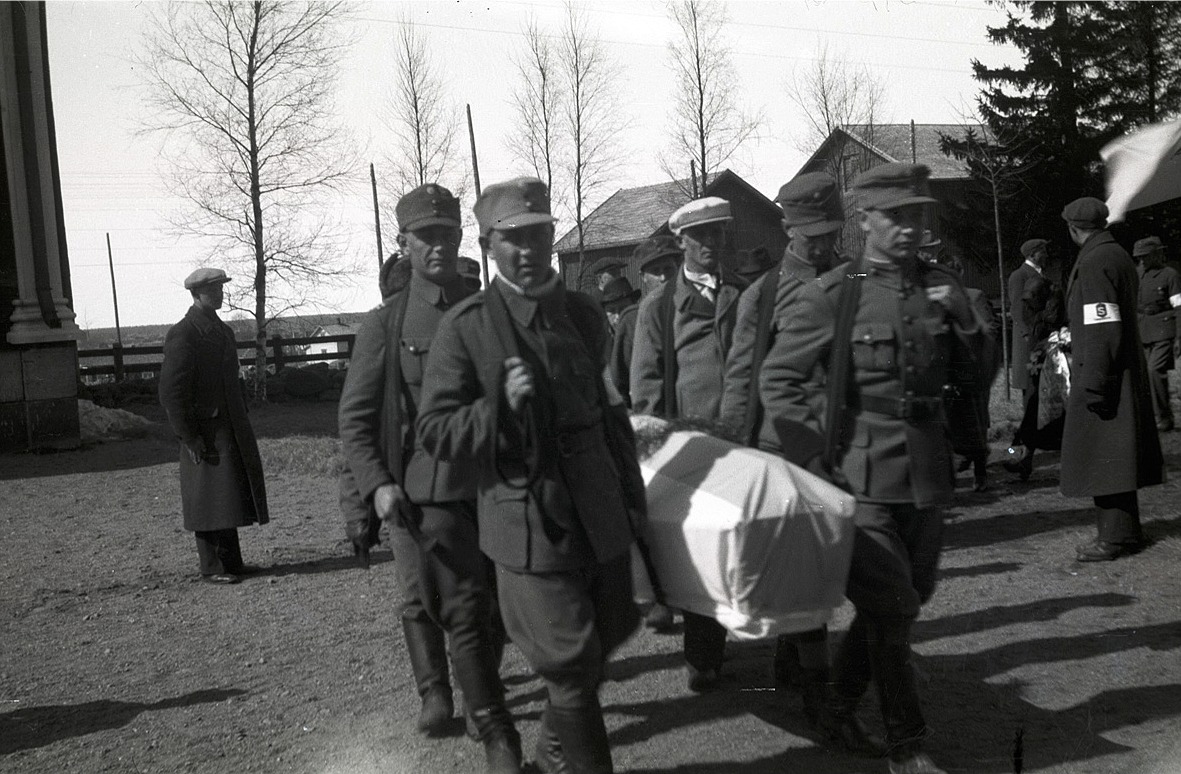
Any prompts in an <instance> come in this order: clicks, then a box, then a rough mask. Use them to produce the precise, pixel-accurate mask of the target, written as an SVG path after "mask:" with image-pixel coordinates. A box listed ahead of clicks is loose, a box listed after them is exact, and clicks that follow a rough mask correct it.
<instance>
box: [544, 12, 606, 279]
mask: <svg viewBox="0 0 1181 774" xmlns="http://www.w3.org/2000/svg"><path fill="white" fill-rule="evenodd" d="M557 62H558V70H559V74H560V80H561V87H562V90H563V91H564V93H565V100H564V101H563V104H562V110H561V114H560V116H561V122H560V123H561V130H562V133H563V136H564V138H565V142H566V145H567V152H566V153H563V154H562V164H561V166H562V167H563V170H562V171H563V179H564V180H565V181H566V184H567V186H568V190H567V193H568V197H567V198H568V201H569V202H570V204H569V206H570V208H571V210H572V214H573V216H574V223H575V228H576V229H577V230H578V285H577V287H578V288H582V286H583V283H584V281H585V279H586V229H587V226H588V225H589V224H588V223H586V222H585V221H584V217H583V216H584V213H585V212H586V210H587V205H588V202H589V201H590V200H591V199H592V198H593V197H594V195H595V194H596V193H597V192H598V191H599V190H600V189H602V188H603V186H604V185H606V184H607V183H608V182H609V180H610V175H611V173H612V171H613V170H614V169H615V168H616V166H617V165H618V161H617V159H616V155H615V153H616V150H617V146H616V143H617V137H618V134H619V131H620V128H621V126H622V119H621V118H620V114H619V112H618V104H617V100H616V98H615V96H616V95H615V89H614V79H615V77H616V76H617V70H618V68H617V66H616V65H615V64H614V63H613V62H612V60H611V59H609V58H608V56H607V54H606V52H605V51H604V49H603V46H602V43H601V42H600V41H599V40H598V34H597V31H596V30H592V29H591V28H590V24H589V22H588V20H587V18H586V12H585V10H584V9H583V8H582V6H580V5H578V4H575V3H568V4H567V5H566V18H565V20H564V23H563V25H562V32H561V38H560V42H559V44H558V48H557Z"/></svg>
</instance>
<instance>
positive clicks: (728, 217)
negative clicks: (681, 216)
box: [673, 215, 734, 235]
mask: <svg viewBox="0 0 1181 774" xmlns="http://www.w3.org/2000/svg"><path fill="white" fill-rule="evenodd" d="M731 220H734V216H733V215H721V216H719V217H716V218H706V219H705V220H695V221H693V222H692V223H686V224H685V225H683V226H681V227H680V228H679V229H677V230H676V231H674V232H673V233H674V234H677V235H680V234H682V233H683V232H684V231H685V229H687V228H696V227H697V226H705V225H707V224H709V223H727V222H729V221H731Z"/></svg>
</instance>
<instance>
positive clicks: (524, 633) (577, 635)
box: [416, 178, 647, 774]
mask: <svg viewBox="0 0 1181 774" xmlns="http://www.w3.org/2000/svg"><path fill="white" fill-rule="evenodd" d="M475 213H476V219H477V220H478V221H479V225H480V247H481V249H482V250H484V251H485V252H486V254H488V255H489V256H491V257H492V258H493V259H494V260H495V261H496V266H497V276H496V278H495V280H494V281H493V282H492V284H491V285H490V286H489V287H488V288H487V289H485V290H484V291H483V292H482V293H477V294H476V295H474V296H472V297H470V298H468V299H465V300H464V301H463V302H461V303H459V304H457V305H456V306H455V308H453V309H452V310H451V311H450V312H449V313H448V314H447V315H446V316H445V317H444V318H443V320H442V322H441V323H440V325H439V333H438V335H437V336H436V338H435V341H434V343H433V344H432V348H431V356H430V358H429V360H428V362H427V369H426V375H425V378H424V382H423V392H422V410H421V412H420V413H419V416H418V421H417V425H416V426H417V432H418V435H419V437H420V438H421V439H422V442H423V445H424V446H425V447H426V448H427V449H428V450H429V451H431V452H432V453H434V454H435V455H437V456H438V457H439V458H440V459H443V460H447V459H454V458H456V457H465V458H473V459H475V460H476V471H475V475H474V477H475V479H476V486H477V492H478V499H479V521H480V547H481V549H483V551H484V553H485V554H487V555H488V557H489V558H490V559H492V561H493V562H494V563H495V565H496V579H497V589H498V594H499V598H500V609H501V615H502V616H503V618H504V623H505V628H506V629H507V630H508V633H509V636H510V637H512V640H513V642H514V643H516V645H517V647H518V648H519V649H520V650H521V653H522V654H523V655H524V657H525V659H526V660H527V661H528V662H529V664H530V666H532V668H533V669H534V670H535V671H536V672H537V673H538V674H539V675H540V676H541V678H542V681H543V682H544V684H545V688H546V693H547V694H548V704H547V706H546V709H545V711H544V713H543V714H542V719H541V724H542V728H541V733H540V735H539V737H538V743H537V750H536V752H537V758H538V762H539V764H540V765H541V767H542V769H543V770H544V771H546V772H565V771H572V772H575V774H609V772H611V771H612V761H611V750H610V745H609V743H608V739H607V729H606V726H605V725H604V722H603V712H602V708H601V707H600V704H599V697H598V690H599V684H600V682H601V681H602V678H603V668H604V665H605V664H606V661H607V658H608V657H609V656H610V654H611V652H612V651H613V650H615V648H617V647H618V646H619V645H621V644H622V643H623V642H624V641H625V640H626V639H627V638H628V637H629V636H630V635H631V634H632V633H633V632H634V631H635V629H636V627H637V626H638V624H639V610H638V609H637V608H636V605H635V602H634V600H633V593H632V583H631V553H630V551H631V545H632V542H633V540H634V537H633V535H634V534H635V533H636V531H639V530H641V529H642V526H643V525H642V523H640V522H642V521H643V519H644V518H645V516H646V513H647V504H646V500H645V494H644V483H643V478H642V476H641V474H640V468H639V463H638V462H637V460H636V451H635V438H634V435H633V434H632V431H631V425H630V423H629V422H628V419H627V410H626V408H625V407H624V406H623V401H622V399H621V398H620V397H619V395H618V394H617V393H615V390H614V387H613V386H612V385H611V383H610V379H609V377H608V375H607V363H606V352H607V351H608V344H609V337H610V332H609V330H608V327H607V321H606V319H604V316H603V312H602V310H601V308H600V307H599V306H598V304H596V303H595V302H594V301H592V300H591V299H589V298H588V297H587V296H585V295H584V294H582V293H577V292H572V291H567V290H566V289H565V287H564V286H563V284H562V282H561V278H560V277H559V276H558V275H557V273H556V272H554V270H553V268H552V267H551V266H550V255H551V252H552V249H553V238H554V226H553V224H554V222H555V219H554V218H553V217H552V216H551V215H550V202H549V191H548V190H547V188H546V186H545V184H544V183H542V182H541V181H540V180H537V179H535V178H517V179H514V180H509V181H507V182H504V183H498V184H495V185H490V186H488V187H487V188H485V189H484V191H483V193H482V194H481V196H480V198H479V199H478V200H477V201H476V206H475ZM633 521H635V522H637V523H635V524H634V526H633Z"/></svg>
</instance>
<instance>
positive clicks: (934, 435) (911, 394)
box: [760, 164, 989, 772]
mask: <svg viewBox="0 0 1181 774" xmlns="http://www.w3.org/2000/svg"><path fill="white" fill-rule="evenodd" d="M926 178H927V171H926V168H925V167H922V166H912V165H906V164H885V165H881V166H879V167H874V168H872V169H871V170H869V171H868V172H865V173H863V174H862V175H861V176H859V177H858V179H857V180H856V181H855V182H854V186H853V188H854V193H856V194H859V195H860V199H861V201H860V206H861V207H862V208H863V209H865V210H870V209H876V208H880V209H882V210H889V209H891V208H905V207H907V206H909V205H914V204H923V203H930V202H933V201H934V200H933V199H931V198H930V197H929V196H928V195H927V194H926ZM916 237H917V234H916ZM914 241H915V244H916V245H917V239H915V240H914ZM867 251H868V246H867ZM869 257H871V256H868V255H867V258H866V259H863V260H861V261H857V262H851V263H848V264H844V265H842V266H839V267H837V268H835V269H833V270H832V271H830V272H828V273H826V274H824V275H822V276H821V277H820V279H819V280H818V281H817V282H815V283H813V284H810V285H808V286H807V287H806V288H805V289H804V290H803V291H802V292H801V293H800V295H799V298H798V300H797V301H796V306H797V311H796V313H795V314H792V315H791V316H790V317H788V318H787V321H786V324H785V326H784V328H783V330H782V331H781V335H779V336H777V337H776V340H775V343H774V344H773V345H772V347H771V350H770V352H769V353H768V355H767V359H766V361H765V362H764V364H763V368H762V375H761V379H760V395H761V398H762V402H763V408H764V410H765V411H766V413H767V415H768V416H770V417H773V418H783V419H785V420H788V421H789V422H791V423H792V424H793V425H794V426H795V427H797V428H798V431H797V434H798V436H799V437H798V439H793V440H796V441H798V445H799V446H800V447H806V448H813V449H816V450H818V451H819V450H820V449H822V448H823V444H822V443H819V442H818V441H817V440H816V437H818V436H819V437H823V435H824V433H825V428H824V426H823V425H824V416H825V413H824V412H825V407H826V403H827V395H826V386H825V377H826V374H827V372H828V371H829V369H830V367H831V365H832V364H831V362H830V355H831V352H832V350H833V336H834V330H835V329H836V325H837V312H838V299H839V297H840V295H841V290H842V287H843V286H844V284H845V282H844V281H845V277H846V275H861V277H862V278H861V279H860V294H859V298H858V303H857V306H856V308H855V314H854V316H853V320H852V327H851V330H850V334H849V335H850V339H851V345H850V349H851V369H850V372H849V377H848V382H847V384H846V388H847V392H846V394H845V400H846V405H847V407H848V408H847V410H846V412H845V413H844V417H843V421H842V425H841V427H840V434H839V436H840V444H841V446H840V454H839V455H837V458H836V460H837V464H838V466H839V470H840V473H841V475H842V476H843V479H844V481H845V482H846V486H847V487H848V488H849V490H850V491H851V492H852V493H853V494H854V495H856V497H857V500H858V509H857V516H856V524H857V531H856V536H855V541H854V548H853V559H852V566H851V568H850V572H849V582H848V587H847V592H846V593H847V595H848V597H849V600H850V601H851V602H853V604H854V606H855V607H856V610H857V615H856V618H855V620H854V622H853V625H852V626H851V628H850V632H849V635H848V636H846V638H845V642H844V643H842V646H841V649H840V652H839V653H838V657H837V660H836V663H835V675H834V681H835V685H834V688H835V690H836V693H837V695H838V697H843V698H844V700H845V702H846V703H847V704H855V702H856V701H857V699H858V698H859V697H860V696H861V695H862V694H863V693H864V691H865V689H866V686H867V684H868V681H869V679H870V675H871V672H872V676H873V679H874V680H875V681H876V682H877V686H878V695H879V696H880V697H881V700H882V711H883V714H884V716H885V724H886V732H887V739H888V742H889V743H890V745H891V770H892V771H893V770H896V769H895V768H894V766H895V765H896V764H897V765H899V766H903V765H906V762H907V761H913V760H917V759H919V758H922V759H924V760H925V761H926V763H927V764H929V767H925V768H915V769H914V770H915V771H931V772H935V771H938V769H936V768H935V767H934V765H933V764H930V762H929V759H926V758H925V754H922V753H921V750H920V749H919V748H920V746H921V739H922V738H923V736H924V735H925V733H926V722H925V720H924V718H923V714H922V710H921V707H920V704H919V698H918V694H917V691H916V689H915V685H914V678H913V674H912V670H911V667H910V662H909V659H910V628H911V625H912V623H913V622H914V620H915V619H916V618H917V617H918V614H919V609H920V607H921V605H922V604H923V603H924V602H925V601H926V600H927V599H928V598H929V597H930V596H931V594H932V593H933V592H934V588H935V576H936V570H937V567H938V560H939V552H940V546H941V539H942V531H943V514H942V508H943V506H945V505H946V504H947V503H948V501H949V500H950V497H951V495H952V492H953V488H954V472H953V469H952V454H951V451H952V450H951V446H950V443H949V440H948V433H947V421H946V416H945V413H944V409H943V404H942V398H941V395H942V392H943V388H944V385H945V384H948V383H964V384H971V383H973V382H976V383H977V384H978V383H980V382H982V381H984V379H985V378H986V377H985V375H984V374H982V373H980V369H979V358H978V353H979V352H980V351H981V350H982V348H983V345H984V344H985V343H986V341H987V337H988V335H989V334H988V332H987V331H986V329H985V328H984V326H983V325H982V324H981V322H980V320H979V319H978V318H977V317H976V316H975V314H974V313H973V312H972V311H971V307H970V305H969V303H968V300H967V297H966V295H965V294H964V290H963V288H962V287H961V285H960V282H959V279H958V277H956V276H955V274H954V273H953V272H951V271H950V270H949V269H947V268H946V267H943V266H940V265H937V264H930V263H926V262H923V261H920V260H919V259H918V258H917V257H916V256H915V255H914V254H913V253H910V254H909V255H907V256H905V257H897V258H893V259H891V260H890V261H889V262H886V261H879V260H869ZM938 297H945V298H947V299H949V304H951V305H952V306H953V308H956V309H958V310H959V311H958V313H957V314H955V315H953V314H952V313H951V312H949V311H948V308H947V307H945V305H944V304H942V303H939V302H938V301H937V300H936V299H937V298H938ZM808 436H812V437H811V438H810V437H808ZM793 445H795V444H793ZM859 637H863V638H865V639H866V642H857V638H859ZM866 645H868V647H866ZM871 664H873V668H872V670H871V668H870V665H871ZM897 770H903V769H897Z"/></svg>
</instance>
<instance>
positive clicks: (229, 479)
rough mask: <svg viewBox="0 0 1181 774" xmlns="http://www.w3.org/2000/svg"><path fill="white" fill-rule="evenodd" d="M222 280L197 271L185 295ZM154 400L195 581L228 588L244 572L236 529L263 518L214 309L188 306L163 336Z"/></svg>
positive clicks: (250, 440)
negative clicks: (164, 427) (191, 548)
mask: <svg viewBox="0 0 1181 774" xmlns="http://www.w3.org/2000/svg"><path fill="white" fill-rule="evenodd" d="M228 281H229V278H228V277H226V275H225V272H223V271H221V270H220V269H197V270H196V271H194V272H193V273H192V274H190V275H189V276H188V278H187V279H186V280H185V288H186V289H187V290H189V291H190V292H200V291H202V290H203V289H207V288H209V287H211V286H214V285H218V286H220V285H222V284H224V283H226V282H228ZM159 394H160V405H162V406H163V407H164V411H165V413H166V414H167V416H168V422H169V424H170V425H171V426H172V430H173V432H174V433H175V435H176V438H177V440H178V441H179V442H180V496H181V509H182V511H183V514H184V528H185V529H187V530H191V531H192V532H193V533H194V535H195V537H196V540H197V554H198V557H199V559H200V567H201V576H202V577H203V578H205V579H206V580H211V581H214V582H218V583H234V582H236V581H237V579H238V575H240V574H241V573H242V572H243V570H245V569H248V568H246V566H245V565H244V564H243V562H242V551H241V547H240V544H239V542H238V530H237V528H238V527H242V526H246V525H248V524H266V523H267V521H268V520H269V513H268V510H267V493H266V483H265V481H264V480H263V471H262V459H261V457H260V456H259V453H258V443H257V441H256V440H255V438H254V430H253V429H252V428H251V426H250V419H249V418H248V417H247V410H246V401H245V399H244V398H243V397H242V389H241V386H240V383H239V381H238V347H237V344H236V342H235V341H234V332H233V330H231V329H230V326H228V325H226V324H225V323H224V322H222V321H221V320H220V319H218V317H217V314H216V312H215V311H214V310H213V309H210V308H203V307H201V306H199V305H198V304H194V305H193V306H191V307H189V311H188V312H187V313H185V316H184V319H183V320H181V321H180V322H178V323H177V324H176V325H174V326H172V327H171V328H169V329H168V335H167V336H166V337H165V339H164V362H163V364H162V366H161V368H160V384H159Z"/></svg>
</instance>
